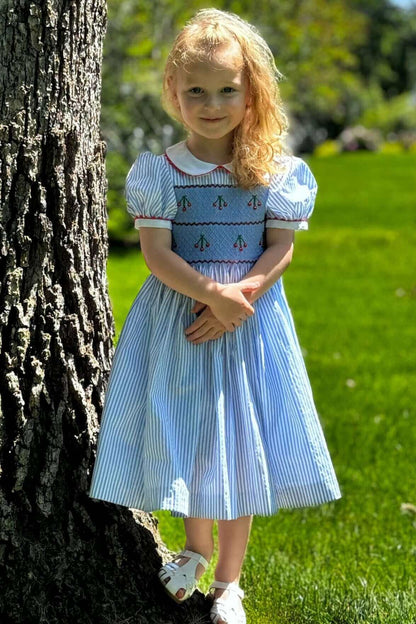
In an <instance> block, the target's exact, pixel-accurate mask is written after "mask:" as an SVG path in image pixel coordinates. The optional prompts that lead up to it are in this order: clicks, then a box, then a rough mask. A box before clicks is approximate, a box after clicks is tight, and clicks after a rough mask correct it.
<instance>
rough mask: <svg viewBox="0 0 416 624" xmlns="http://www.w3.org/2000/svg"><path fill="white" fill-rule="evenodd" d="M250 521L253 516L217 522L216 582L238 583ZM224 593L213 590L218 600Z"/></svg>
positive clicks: (219, 590)
mask: <svg viewBox="0 0 416 624" xmlns="http://www.w3.org/2000/svg"><path fill="white" fill-rule="evenodd" d="M252 520H253V516H241V517H240V518H236V519H235V520H218V548H219V557H218V563H217V567H216V568H215V580H216V581H223V582H225V583H232V582H236V583H237V584H238V583H239V580H240V575H241V568H242V566H243V561H244V557H245V554H246V549H247V544H248V539H249V537H250V531H251V524H252ZM224 591H227V590H224V589H215V598H219V597H220V596H221V594H222V593H223V592H224Z"/></svg>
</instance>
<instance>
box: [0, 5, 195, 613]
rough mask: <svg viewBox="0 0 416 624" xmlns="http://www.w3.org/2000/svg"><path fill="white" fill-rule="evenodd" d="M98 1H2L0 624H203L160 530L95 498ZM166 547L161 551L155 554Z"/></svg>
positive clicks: (105, 346)
mask: <svg viewBox="0 0 416 624" xmlns="http://www.w3.org/2000/svg"><path fill="white" fill-rule="evenodd" d="M105 28H106V5H105V2H104V0H78V2H71V1H70V0H54V1H51V2H47V3H46V2H43V1H42V0H36V1H35V0H32V1H31V2H18V3H16V2H13V0H5V1H4V2H2V3H1V7H0V33H1V37H0V68H1V84H2V93H1V97H0V114H1V119H2V125H1V126H0V141H1V145H0V163H1V170H0V185H1V186H0V196H1V201H2V212H1V230H0V249H1V267H0V276H1V298H0V301H1V308H0V318H1V334H0V336H1V348H0V357H1V365H0V401H1V421H0V466H1V473H0V574H1V577H0V587H1V592H0V620H1V622H2V623H4V624H6V623H9V622H13V623H22V624H23V623H24V624H31V623H33V624H35V623H36V624H41V623H43V622H44V623H46V622H47V623H48V624H55V623H56V624H58V623H59V624H65V623H67V622H68V623H69V622H71V623H72V622H77V624H83V623H87V622H88V623H91V622H96V623H97V624H98V623H100V624H102V623H105V622H109V623H110V622H111V624H116V622H127V621H128V622H138V623H141V622H152V623H158V622H163V623H167V622H172V623H176V622H178V623H179V622H194V621H196V618H197V617H199V621H202V620H201V619H200V616H201V613H202V611H203V606H202V605H203V599H202V598H201V596H200V595H199V596H198V595H197V596H195V598H193V599H191V601H189V603H187V604H186V605H184V606H182V607H180V608H178V609H175V608H173V603H172V602H171V600H170V599H169V598H168V597H164V594H162V596H161V593H162V590H161V589H160V588H159V584H158V583H155V582H154V574H155V572H156V571H157V569H158V568H159V566H160V563H161V559H160V552H162V551H163V545H162V544H161V543H160V541H159V538H158V534H157V528H156V521H155V520H154V519H153V518H152V517H151V516H149V515H148V514H145V513H139V512H135V513H134V514H133V513H132V512H131V511H130V510H128V509H127V508H123V507H119V506H115V505H112V504H108V503H104V502H101V501H94V500H92V499H90V498H89V496H88V495H87V492H88V488H89V484H90V475H91V469H92V466H93V462H94V448H95V441H96V434H97V430H98V426H99V419H100V415H101V410H102V405H103V397H104V392H105V387H106V383H107V380H108V373H109V368H110V363H111V358H112V336H113V331H114V327H113V319H112V313H111V306H110V302H109V298H108V293H107V280H106V272H105V268H106V259H107V231H106V225H107V224H106V208H105V190H106V180H105V171H104V155H105V143H104V142H103V140H102V138H101V136H100V131H99V121H100V88H101V77H100V71H101V58H102V42H103V38H104V33H105ZM158 549H159V551H160V552H158Z"/></svg>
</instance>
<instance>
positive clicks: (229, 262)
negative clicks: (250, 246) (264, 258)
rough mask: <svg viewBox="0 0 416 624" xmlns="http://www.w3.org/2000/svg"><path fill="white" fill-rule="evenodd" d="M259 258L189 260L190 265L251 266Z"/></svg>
mask: <svg viewBox="0 0 416 624" xmlns="http://www.w3.org/2000/svg"><path fill="white" fill-rule="evenodd" d="M257 260H258V258H255V259H253V260H187V261H186V262H187V263H188V264H201V263H204V264H208V263H211V262H213V263H216V264H251V263H254V262H257Z"/></svg>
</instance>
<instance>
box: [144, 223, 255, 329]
mask: <svg viewBox="0 0 416 624" xmlns="http://www.w3.org/2000/svg"><path fill="white" fill-rule="evenodd" d="M171 243H172V235H171V231H170V230H168V229H167V228H152V227H142V228H140V246H141V250H142V252H143V256H144V259H145V262H146V264H147V266H148V268H149V270H150V271H151V272H152V273H153V275H155V276H156V277H157V278H158V279H160V281H161V282H163V283H164V284H166V285H167V286H169V287H170V288H172V289H173V290H176V291H177V292H180V293H182V294H183V295H186V296H188V297H190V298H192V299H196V300H197V301H200V302H202V303H205V304H206V305H208V306H209V307H210V308H211V311H212V313H213V314H214V316H215V318H216V319H218V321H219V322H220V323H221V324H222V325H223V326H224V327H225V329H227V330H228V331H234V329H235V327H238V326H239V325H241V323H242V322H243V321H244V320H245V319H246V318H247V316H252V315H253V314H254V308H253V307H252V306H251V305H250V303H249V302H248V301H247V299H246V297H245V296H244V295H243V291H252V290H254V289H255V288H258V286H259V283H258V282H257V281H255V280H249V279H245V283H244V284H243V285H242V286H240V285H239V284H220V283H218V282H216V281H215V280H213V279H211V278H210V277H207V276H205V275H202V273H199V272H198V271H196V270H195V269H193V268H192V267H191V266H190V265H189V264H188V263H187V262H186V261H185V260H183V258H181V257H180V256H178V254H176V253H175V252H173V251H172V250H171Z"/></svg>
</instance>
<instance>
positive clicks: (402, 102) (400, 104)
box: [360, 93, 416, 135]
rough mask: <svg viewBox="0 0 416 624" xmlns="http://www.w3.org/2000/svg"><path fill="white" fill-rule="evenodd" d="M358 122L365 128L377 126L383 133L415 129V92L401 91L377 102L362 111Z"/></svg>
mask: <svg viewBox="0 0 416 624" xmlns="http://www.w3.org/2000/svg"><path fill="white" fill-rule="evenodd" d="M360 123H361V124H362V125H364V126H366V127H367V128H379V129H380V130H382V132H383V133H384V134H385V135H387V134H388V133H389V132H399V131H401V130H415V131H416V94H415V95H412V94H410V93H402V94H401V95H398V96H396V97H394V98H391V99H390V100H388V101H382V102H379V103H378V104H377V105H376V106H374V107H373V108H371V109H369V110H367V111H365V112H364V113H363V115H362V116H361V118H360Z"/></svg>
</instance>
